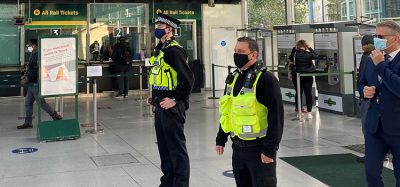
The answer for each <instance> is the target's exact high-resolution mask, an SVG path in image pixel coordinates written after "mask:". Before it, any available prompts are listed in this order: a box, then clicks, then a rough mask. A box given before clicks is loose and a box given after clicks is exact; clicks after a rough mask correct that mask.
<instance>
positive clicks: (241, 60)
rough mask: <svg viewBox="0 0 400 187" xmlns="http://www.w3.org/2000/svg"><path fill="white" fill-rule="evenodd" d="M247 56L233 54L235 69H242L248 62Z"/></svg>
mask: <svg viewBox="0 0 400 187" xmlns="http://www.w3.org/2000/svg"><path fill="white" fill-rule="evenodd" d="M248 56H249V54H239V53H234V54H233V61H235V65H236V67H238V68H239V69H240V68H242V67H243V66H244V65H246V64H247V62H249V57H248Z"/></svg>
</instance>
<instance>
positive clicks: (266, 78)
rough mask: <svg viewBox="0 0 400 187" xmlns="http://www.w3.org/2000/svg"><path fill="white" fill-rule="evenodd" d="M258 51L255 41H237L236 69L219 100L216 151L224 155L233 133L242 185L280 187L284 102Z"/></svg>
mask: <svg viewBox="0 0 400 187" xmlns="http://www.w3.org/2000/svg"><path fill="white" fill-rule="evenodd" d="M258 51H259V48H258V45H257V42H256V41H255V40H253V39H251V38H248V37H241V38H239V39H238V40H237V43H236V46H235V53H234V62H235V65H236V66H237V69H236V70H235V71H234V72H232V73H230V74H229V75H228V77H227V79H226V81H225V83H226V86H225V92H224V96H222V97H221V99H220V101H219V104H220V105H219V111H220V120H219V122H220V127H219V131H218V133H217V137H216V147H215V150H216V152H217V154H218V155H222V154H223V153H224V147H225V143H226V142H227V140H228V136H230V137H231V140H232V149H233V155H232V166H233V174H234V176H235V181H236V185H237V186H238V187H249V186H251V187H274V186H276V185H277V178H276V152H277V150H278V148H279V143H280V141H281V138H282V132H283V122H284V118H283V114H284V111H283V103H282V96H281V91H280V87H279V82H278V80H277V79H276V78H275V76H274V75H273V74H272V73H270V72H268V71H266V69H265V68H264V67H263V66H262V65H260V64H259V63H258V62H257V58H258V55H259V54H258Z"/></svg>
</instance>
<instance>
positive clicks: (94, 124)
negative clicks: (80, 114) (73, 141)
mask: <svg viewBox="0 0 400 187" xmlns="http://www.w3.org/2000/svg"><path fill="white" fill-rule="evenodd" d="M96 95H97V83H96V77H93V129H92V130H87V131H86V133H90V134H102V133H104V129H97V96H96Z"/></svg>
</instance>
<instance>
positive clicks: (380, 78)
mask: <svg viewBox="0 0 400 187" xmlns="http://www.w3.org/2000/svg"><path fill="white" fill-rule="evenodd" d="M383 56H384V57H385V61H389V63H390V61H391V56H390V55H388V54H385V55H383ZM378 80H379V83H380V84H382V77H381V76H379V75H378Z"/></svg>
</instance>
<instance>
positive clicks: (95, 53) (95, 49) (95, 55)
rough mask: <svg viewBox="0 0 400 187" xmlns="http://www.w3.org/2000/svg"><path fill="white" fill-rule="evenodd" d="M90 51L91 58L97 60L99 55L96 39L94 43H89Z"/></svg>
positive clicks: (98, 45)
mask: <svg viewBox="0 0 400 187" xmlns="http://www.w3.org/2000/svg"><path fill="white" fill-rule="evenodd" d="M90 52H91V53H92V56H93V60H94V61H97V59H98V57H99V52H100V44H99V42H98V41H97V40H96V41H94V43H92V45H90Z"/></svg>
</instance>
